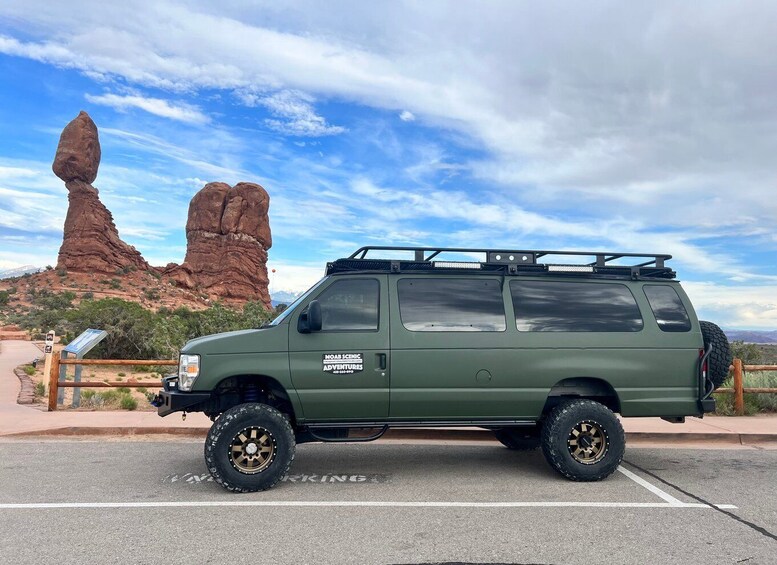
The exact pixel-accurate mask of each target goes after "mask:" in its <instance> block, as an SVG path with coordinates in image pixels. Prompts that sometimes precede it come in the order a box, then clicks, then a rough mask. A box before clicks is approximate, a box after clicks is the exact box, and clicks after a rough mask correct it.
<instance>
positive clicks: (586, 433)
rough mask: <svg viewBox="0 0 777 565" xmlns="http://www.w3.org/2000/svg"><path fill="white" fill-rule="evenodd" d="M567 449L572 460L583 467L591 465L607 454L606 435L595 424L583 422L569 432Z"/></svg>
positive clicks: (602, 429)
mask: <svg viewBox="0 0 777 565" xmlns="http://www.w3.org/2000/svg"><path fill="white" fill-rule="evenodd" d="M567 448H568V449H569V454H570V455H571V456H572V459H574V460H575V461H577V462H578V463H582V464H583V465H593V464H594V463H598V462H599V461H601V460H602V458H603V457H604V456H605V454H606V453H607V448H608V441H607V433H606V432H605V431H604V428H602V427H601V425H599V424H598V423H597V422H592V421H591V420H583V421H582V422H578V423H577V424H575V426H574V427H573V428H572V431H570V432H569V438H568V439H567Z"/></svg>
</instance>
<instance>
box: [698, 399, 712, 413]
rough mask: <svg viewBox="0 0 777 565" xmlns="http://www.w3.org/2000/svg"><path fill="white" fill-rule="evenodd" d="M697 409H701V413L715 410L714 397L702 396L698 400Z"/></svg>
mask: <svg viewBox="0 0 777 565" xmlns="http://www.w3.org/2000/svg"><path fill="white" fill-rule="evenodd" d="M699 409H700V410H701V413H702V414H707V413H709V412H714V411H715V399H714V398H704V399H702V400H699Z"/></svg>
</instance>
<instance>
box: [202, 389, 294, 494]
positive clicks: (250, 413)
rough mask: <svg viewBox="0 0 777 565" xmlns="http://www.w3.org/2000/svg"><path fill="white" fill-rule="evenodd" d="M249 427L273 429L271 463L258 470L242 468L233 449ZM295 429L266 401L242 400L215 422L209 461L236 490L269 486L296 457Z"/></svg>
mask: <svg viewBox="0 0 777 565" xmlns="http://www.w3.org/2000/svg"><path fill="white" fill-rule="evenodd" d="M246 428H260V429H262V430H264V431H266V432H268V433H269V435H270V439H269V440H268V441H271V442H272V444H273V452H272V455H273V457H272V459H271V460H270V462H269V464H267V467H266V468H264V469H262V470H261V471H257V472H256V473H254V474H247V473H245V472H241V471H240V470H239V467H238V465H237V464H236V463H235V461H234V459H233V458H232V455H231V454H230V451H231V449H232V443H233V441H234V440H235V439H236V438H237V437H238V436H239V434H240V433H241V432H242V431H243V430H245V429H246ZM295 448H296V442H295V441H294V430H292V428H291V425H290V424H289V421H288V420H287V418H286V417H285V416H284V415H283V414H281V413H280V412H279V411H278V410H276V409H275V408H273V407H272V406H268V405H266V404H258V403H249V404H240V405H238V406H235V407H233V408H230V409H229V410H227V411H226V412H224V413H223V414H222V415H221V416H219V418H218V419H217V420H216V421H215V422H214V423H213V425H212V426H211V428H210V431H209V432H208V437H207V438H206V440H205V464H206V466H207V467H208V471H210V474H211V476H212V477H213V480H214V481H216V482H217V483H218V484H220V485H221V486H222V487H224V488H225V489H227V490H229V491H232V492H256V491H262V490H268V489H271V488H272V487H274V486H275V485H276V484H277V483H278V481H280V480H281V479H282V478H283V476H284V475H285V474H286V472H287V471H288V470H289V467H290V466H291V462H292V461H293V460H294V452H295Z"/></svg>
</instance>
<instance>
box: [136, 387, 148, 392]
mask: <svg viewBox="0 0 777 565" xmlns="http://www.w3.org/2000/svg"><path fill="white" fill-rule="evenodd" d="M135 390H137V391H138V392H140V393H143V394H146V391H147V390H148V389H147V388H146V387H144V386H139V387H138V388H136V389H135Z"/></svg>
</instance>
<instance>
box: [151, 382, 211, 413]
mask: <svg viewBox="0 0 777 565" xmlns="http://www.w3.org/2000/svg"><path fill="white" fill-rule="evenodd" d="M162 387H163V390H161V391H159V394H157V395H156V396H155V397H154V400H152V401H151V404H152V405H153V406H156V407H157V414H159V415H160V416H167V415H168V414H172V413H173V412H181V411H185V410H187V409H190V408H192V407H195V406H196V405H198V404H201V403H203V402H206V401H208V400H209V399H210V393H209V392H183V391H180V390H178V377H177V376H172V377H165V378H163V379H162Z"/></svg>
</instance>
